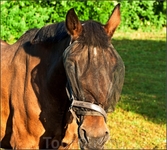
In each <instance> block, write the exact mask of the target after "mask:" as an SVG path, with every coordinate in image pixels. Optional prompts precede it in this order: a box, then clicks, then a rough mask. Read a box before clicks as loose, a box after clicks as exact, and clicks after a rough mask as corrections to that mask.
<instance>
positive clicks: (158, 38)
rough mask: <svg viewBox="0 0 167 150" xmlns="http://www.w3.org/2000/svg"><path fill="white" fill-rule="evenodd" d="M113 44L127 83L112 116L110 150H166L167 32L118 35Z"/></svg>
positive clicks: (122, 33) (110, 121) (108, 147)
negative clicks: (120, 59) (123, 66)
mask: <svg viewBox="0 0 167 150" xmlns="http://www.w3.org/2000/svg"><path fill="white" fill-rule="evenodd" d="M112 43H113V45H114V47H115V48H116V50H117V51H118V52H119V54H120V55H121V56H122V58H123V60H124V63H125V67H126V74H125V83H124V87H123V91H122V95H121V99H120V101H119V103H118V105H117V107H116V110H115V112H114V113H112V114H108V125H109V129H110V135H111V138H110V140H109V141H108V142H107V144H106V146H105V148H106V149H166V101H165V93H166V91H165V83H166V33H165V31H162V32H152V33H144V32H135V31H132V32H125V33H124V32H121V31H119V32H116V34H115V35H114V38H113V40H112Z"/></svg>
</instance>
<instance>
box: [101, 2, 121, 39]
mask: <svg viewBox="0 0 167 150" xmlns="http://www.w3.org/2000/svg"><path fill="white" fill-rule="evenodd" d="M120 21H121V13H120V4H117V5H116V6H115V8H114V10H113V12H112V14H111V16H110V18H109V20H108V22H107V23H106V25H105V26H104V29H105V31H106V32H107V35H108V36H109V37H110V38H111V37H112V36H113V34H114V31H115V30H116V28H117V27H118V25H119V23H120Z"/></svg>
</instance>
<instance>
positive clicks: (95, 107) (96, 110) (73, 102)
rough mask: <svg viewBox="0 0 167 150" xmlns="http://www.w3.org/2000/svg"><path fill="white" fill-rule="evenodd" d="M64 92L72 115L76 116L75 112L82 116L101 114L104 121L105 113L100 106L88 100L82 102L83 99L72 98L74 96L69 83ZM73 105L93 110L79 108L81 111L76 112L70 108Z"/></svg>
mask: <svg viewBox="0 0 167 150" xmlns="http://www.w3.org/2000/svg"><path fill="white" fill-rule="evenodd" d="M66 92H67V95H68V98H69V100H70V101H71V106H70V111H72V114H73V115H75V116H76V114H79V115H83V116H84V115H92V116H103V117H104V119H105V121H106V120H107V114H106V112H105V110H104V109H103V108H102V107H100V106H98V105H96V104H93V103H90V102H84V101H79V100H76V99H74V96H73V94H72V89H71V87H70V86H69V83H68V85H67V86H66ZM73 107H79V108H87V109H90V110H93V111H94V112H90V111H88V112H86V111H82V110H81V111H77V113H76V112H75V111H73V110H72V108H73ZM74 113H76V114H74Z"/></svg>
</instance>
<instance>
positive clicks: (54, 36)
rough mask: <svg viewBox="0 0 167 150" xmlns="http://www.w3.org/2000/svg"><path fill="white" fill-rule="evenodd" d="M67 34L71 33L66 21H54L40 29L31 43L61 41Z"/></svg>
mask: <svg viewBox="0 0 167 150" xmlns="http://www.w3.org/2000/svg"><path fill="white" fill-rule="evenodd" d="M66 36H69V35H68V33H67V31H66V27H65V23H64V22H60V23H54V24H50V25H47V26H44V27H42V28H41V29H39V30H38V32H36V34H35V35H34V37H33V38H32V40H31V43H32V44H38V43H40V42H59V41H61V40H62V39H64V38H65V37H66Z"/></svg>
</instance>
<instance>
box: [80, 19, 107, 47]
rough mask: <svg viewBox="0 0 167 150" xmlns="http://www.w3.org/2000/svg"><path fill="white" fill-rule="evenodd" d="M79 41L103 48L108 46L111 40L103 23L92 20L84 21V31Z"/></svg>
mask: <svg viewBox="0 0 167 150" xmlns="http://www.w3.org/2000/svg"><path fill="white" fill-rule="evenodd" d="M77 41H79V42H80V43H81V44H83V45H88V46H93V47H100V48H103V49H106V48H108V47H109V44H110V40H109V38H108V36H107V34H106V32H105V30H104V28H103V25H102V24H100V23H99V22H96V21H91V20H90V21H86V22H84V23H83V31H82V34H81V35H80V36H79V38H78V39H77Z"/></svg>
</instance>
